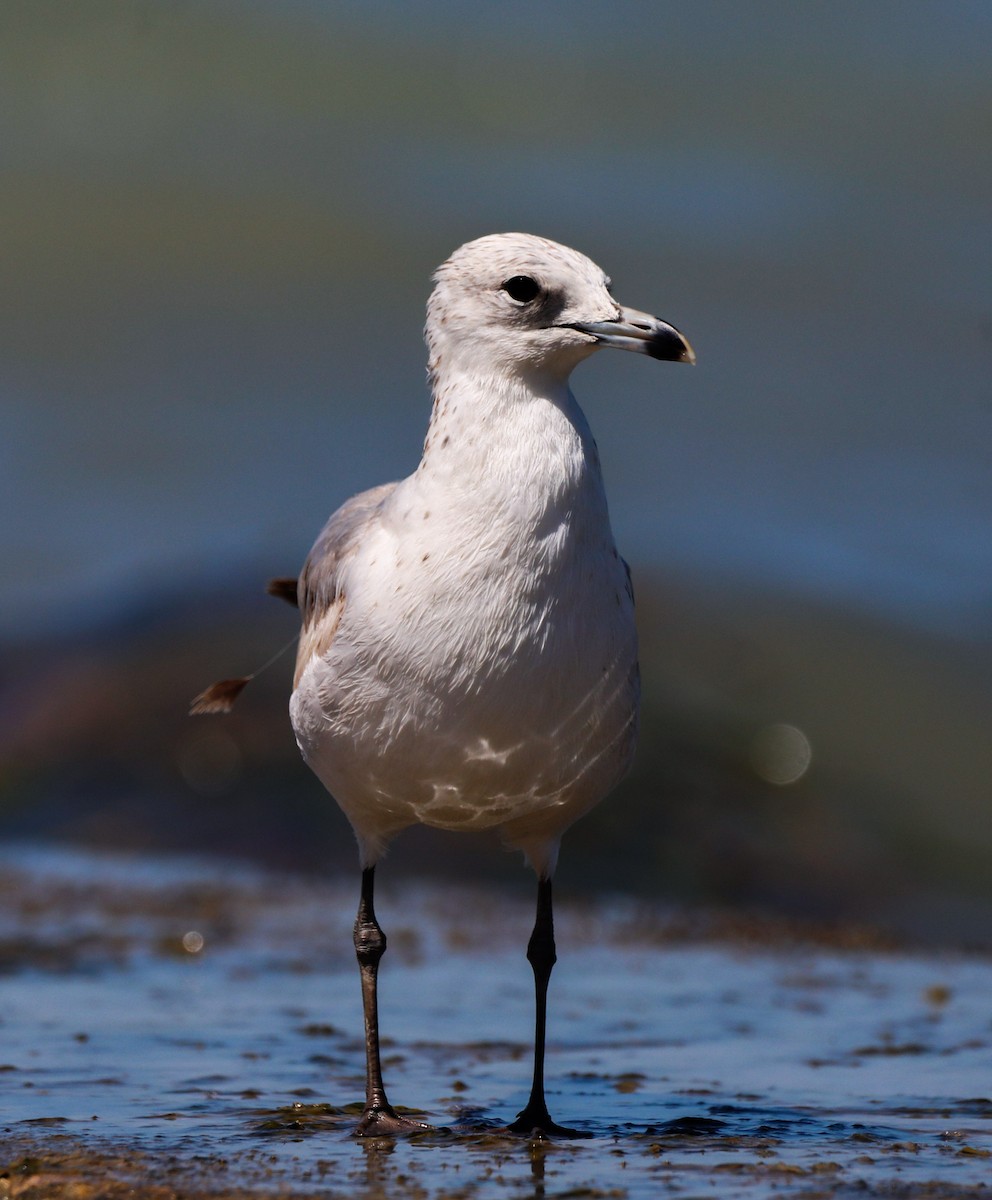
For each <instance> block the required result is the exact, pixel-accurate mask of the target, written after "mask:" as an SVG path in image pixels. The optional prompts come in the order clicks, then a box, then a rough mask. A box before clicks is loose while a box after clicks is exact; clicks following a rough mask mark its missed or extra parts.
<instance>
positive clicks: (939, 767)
mask: <svg viewBox="0 0 992 1200" xmlns="http://www.w3.org/2000/svg"><path fill="white" fill-rule="evenodd" d="M990 36H992V8H990V6H989V5H987V4H985V3H982V2H981V0H975V2H974V3H967V2H961V0H958V2H949V3H941V4H936V3H914V2H913V0H891V2H889V3H886V2H873V3H870V4H865V3H863V2H861V0H847V2H845V0H840V2H838V0H831V2H830V3H823V2H819V0H807V3H804V4H802V5H794V4H790V3H786V2H785V0H781V2H772V0H761V2H757V3H752V4H747V5H743V4H737V3H720V2H716V0H684V2H675V0H673V2H671V3H637V2H634V0H630V2H628V3H626V4H624V5H622V6H612V7H607V6H603V5H601V4H594V3H587V2H585V0H569V3H568V4H562V3H547V4H542V5H533V4H531V3H516V2H504V3H501V4H499V5H471V6H469V5H463V4H460V3H455V2H454V0H425V2H423V3H420V4H418V5H416V6H411V5H406V4H400V3H387V2H382V3H378V4H375V5H368V4H359V3H348V2H344V0H341V2H336V3H331V2H330V0H326V2H318V0H310V2H307V0H254V2H251V0H240V2H235V0H196V2H195V3H192V2H191V3H185V2H182V0H172V2H168V3H165V2H162V3H152V2H148V0H128V2H127V3H123V2H110V0H89V2H88V3H86V4H82V5H80V4H73V3H67V2H62V3H48V2H46V0H30V2H23V3H22V2H13V3H7V4H4V5H3V7H2V9H0V96H2V103H0V228H2V230H3V235H2V238H0V256H2V271H0V279H2V288H0V343H2V345H0V487H2V489H3V492H2V497H3V501H2V502H3V512H4V513H5V519H4V520H3V522H2V524H0V557H2V562H3V570H2V572H0V623H2V624H0V838H3V839H5V840H8V841H9V840H11V839H32V840H38V839H42V840H50V841H55V842H60V843H70V844H76V845H85V846H99V847H111V848H118V849H122V850H128V851H142V852H161V851H163V850H169V851H174V850H180V851H193V852H197V853H199V852H206V853H210V854H224V855H232V856H237V857H242V858H245V857H247V858H252V859H255V860H256V861H260V862H264V863H266V864H270V865H275V866H279V867H290V868H293V869H299V870H306V871H315V872H321V873H323V874H328V873H342V874H344V873H345V872H353V871H354V867H355V857H354V847H353V842H352V839H351V834H350V831H349V830H348V828H347V826H346V824H345V823H344V821H343V819H342V818H341V817H340V815H339V814H338V812H337V809H336V807H335V806H334V805H333V804H331V803H330V802H329V801H328V800H327V798H326V796H325V794H324V793H323V791H322V789H321V788H320V786H319V785H318V784H317V782H316V781H315V780H314V779H313V778H312V777H311V776H310V774H309V772H308V771H307V770H306V769H305V768H304V767H303V766H302V764H301V763H300V761H299V758H298V754H297V750H296V747H295V744H294V742H293V737H292V733H291V731H290V728H289V723H288V718H287V716H286V711H285V709H286V700H287V695H288V690H289V682H290V677H291V672H292V662H291V659H292V655H291V654H288V655H286V656H285V657H284V658H283V659H282V660H281V661H280V662H279V663H278V664H277V665H276V666H274V667H272V668H271V669H270V670H269V671H267V672H266V673H265V674H264V675H263V676H262V677H260V678H259V679H258V680H257V681H256V682H255V683H254V684H253V685H252V687H251V688H250V689H249V690H248V692H246V693H245V695H244V696H243V697H242V699H241V701H240V703H239V705H238V708H237V710H236V712H235V714H233V715H232V716H230V717H227V718H213V719H204V718H200V719H198V720H195V721H193V720H190V719H189V718H187V716H186V709H187V705H188V700H189V698H190V697H191V696H192V695H193V694H195V693H196V692H198V691H199V690H200V689H201V688H202V687H204V686H205V685H206V684H208V683H209V682H211V681H212V680H214V679H217V678H221V677H224V676H230V675H238V674H242V673H244V672H247V671H250V670H252V669H253V668H255V667H257V666H258V665H259V663H260V662H262V661H263V660H264V659H265V658H267V657H268V656H269V655H270V654H271V653H272V652H273V651H274V650H276V649H277V648H278V647H279V646H280V645H282V644H283V642H285V641H287V640H288V639H290V638H291V637H292V636H293V634H294V632H295V627H296V614H295V613H294V612H293V611H292V610H291V609H289V608H287V607H286V606H284V605H281V604H279V602H278V601H275V600H271V599H269V598H268V597H266V596H265V595H264V583H265V580H266V579H267V578H268V577H270V576H273V575H293V574H295V573H296V571H297V570H298V568H299V565H300V563H301V561H302V559H303V557H304V556H305V554H306V552H307V550H308V549H309V546H310V544H311V542H312V540H313V538H314V536H315V534H316V532H317V531H318V530H319V528H320V527H321V525H322V523H323V521H324V520H325V518H326V516H327V515H328V514H329V513H330V511H331V510H332V509H334V508H335V507H336V506H337V505H338V504H339V503H340V502H341V501H342V500H344V499H345V498H346V497H347V496H349V495H350V494H352V493H353V492H354V491H356V490H358V489H360V488H364V487H368V486H371V485H372V484H375V483H379V482H382V481H385V480H388V479H394V478H397V477H400V476H402V475H404V474H406V473H408V472H409V471H410V470H411V469H412V468H413V467H414V466H415V464H416V462H417V459H418V456H419V451H420V446H421V443H422V439H423V434H424V430H425V427H426V421H427V416H428V411H429V397H428V392H427V387H426V382H425V375H424V365H425V354H424V348H423V345H422V341H421V326H422V321H423V306H424V302H425V300H426V297H427V293H428V290H429V276H430V273H431V271H432V270H433V268H434V267H435V266H436V265H437V264H438V263H439V262H440V261H442V260H443V259H444V258H445V257H447V255H448V254H449V253H450V252H451V251H452V250H453V249H454V248H455V247H456V246H457V245H458V244H460V243H461V242H463V241H465V240H467V239H470V238H473V237H476V236H479V235H481V234H484V233H489V232H495V231H500V230H511V229H521V230H526V231H529V232H534V233H540V234H543V235H545V236H548V237H551V238H555V239H557V240H560V241H563V242H566V243H568V244H570V245H574V246H575V247H576V248H578V249H580V250H582V251H583V252H584V253H586V254H588V255H589V256H590V257H592V258H593V259H595V260H596V261H597V262H598V263H600V264H601V265H602V266H603V267H604V268H605V269H606V270H607V271H608V272H609V273H610V274H611V275H612V277H613V279H614V282H615V288H616V292H617V295H618V296H619V297H621V299H622V300H623V301H624V302H625V303H627V304H630V305H632V306H636V307H639V308H643V309H647V310H650V311H652V312H655V313H657V314H658V315H660V316H663V317H665V318H666V319H668V320H670V321H672V322H674V323H675V324H676V325H678V326H679V327H680V328H681V329H682V330H684V332H685V333H686V334H687V336H688V337H689V338H690V339H691V341H692V343H693V345H694V347H695V349H696V351H697V354H698V356H699V365H698V367H697V368H696V369H695V370H693V371H689V370H686V369H684V368H675V367H669V366H666V365H664V364H656V363H652V362H649V361H646V360H643V359H641V358H639V357H635V356H632V355H610V354H602V355H599V356H597V358H596V359H595V360H593V361H592V362H590V363H589V364H587V365H584V366H583V367H582V368H581V369H580V370H579V371H578V372H577V373H576V376H575V378H574V380H573V386H574V388H575V391H576V393H577V395H578V396H579V399H580V401H581V402H582V404H583V406H584V408H585V410H586V413H587V415H588V417H589V420H590V422H591V424H592V426H593V429H594V430H595V432H596V435H597V438H598V441H599V445H600V449H601V452H602V457H603V462H604V470H605V474H606V479H607V487H608V491H609V495H610V501H611V508H612V514H613V522H614V527H615V532H616V535H617V540H618V543H619V545H620V547H621V549H622V551H623V553H624V555H625V557H627V558H628V559H629V561H630V562H631V565H632V568H633V571H634V579H635V584H636V588H637V595H638V603H639V621H640V628H641V636H642V641H643V664H642V665H643V675H644V682H645V716H644V724H643V736H642V743H641V749H640V754H639V759H638V763H637V766H636V769H635V771H634V772H633V774H632V775H631V777H630V778H629V779H628V780H627V781H626V783H625V784H624V785H623V787H622V789H621V790H620V791H619V792H618V793H617V794H616V795H615V796H614V797H613V799H612V800H611V801H610V802H609V803H607V804H604V805H603V806H602V807H601V808H600V809H599V810H598V811H597V812H596V813H595V814H594V815H592V816H590V817H589V818H587V819H586V820H585V821H584V822H582V823H580V825H578V826H576V827H575V828H574V829H573V830H572V831H571V832H570V833H569V834H568V836H567V838H566V842H565V848H564V852H563V854H562V860H561V867H560V881H561V886H562V887H563V888H566V889H570V890H572V891H573V892H578V891H580V890H583V889H593V888H596V889H614V890H629V891H633V892H635V893H639V894H644V895H655V896H664V897H668V898H671V899H673V900H676V901H680V902H694V903H698V902H703V903H708V904H732V905H744V906H751V907H761V908H766V909H772V910H775V911H779V912H783V913H786V914H794V915H799V916H813V917H828V918H841V919H845V920H855V921H861V920H863V921H869V922H876V923H881V924H883V925H889V926H891V927H893V928H898V929H901V930H904V931H908V932H912V933H913V934H914V935H921V936H936V937H954V938H982V937H985V938H986V939H987V937H988V935H987V932H986V931H987V930H988V928H989V924H988V919H989V916H990V911H992V870H990V865H992V803H990V801H992V796H990V791H992V785H990V780H992V735H990V728H992V637H990V617H992V536H990V525H989V523H990V514H992V470H990V457H992V452H990V445H992V391H990V383H989V381H990V374H992V373H990V366H992V240H990V236H989V233H990V230H989V211H990V210H989V201H990V194H992V188H990V184H992V156H990V155H989V146H990V144H992V72H990V71H989V55H988V47H989V44H990V40H989V39H990ZM440 870H444V871H448V872H451V873H452V874H456V875H457V874H462V875H468V874H471V875H472V876H473V877H475V878H479V877H480V876H481V877H485V878H491V879H493V880H494V881H496V880H499V881H507V882H510V881H512V883H513V886H515V887H527V888H529V886H530V885H529V884H526V883H525V882H524V881H522V880H521V878H520V868H519V864H518V863H517V862H516V861H514V860H513V859H512V858H511V857H510V856H507V855H505V854H501V853H500V852H499V851H498V850H497V849H495V848H494V845H493V843H492V842H491V841H490V840H487V839H479V840H475V839H462V840H453V839H452V838H451V837H450V836H444V835H434V834H430V833H428V832H423V831H413V832H411V833H409V834H407V835H404V838H403V839H401V840H400V842H398V843H397V846H396V848H395V849H394V851H393V854H392V856H391V858H390V871H391V872H397V873H399V872H420V873H426V872H428V871H430V872H437V871H440Z"/></svg>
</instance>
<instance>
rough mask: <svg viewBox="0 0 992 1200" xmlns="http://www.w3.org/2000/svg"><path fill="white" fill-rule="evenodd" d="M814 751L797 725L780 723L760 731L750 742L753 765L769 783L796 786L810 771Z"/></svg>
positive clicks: (767, 726)
mask: <svg viewBox="0 0 992 1200" xmlns="http://www.w3.org/2000/svg"><path fill="white" fill-rule="evenodd" d="M812 759H813V748H812V746H811V745H810V742H809V738H808V737H807V736H806V734H805V733H803V731H802V730H801V729H799V728H797V727H796V726H795V725H786V724H784V723H781V722H777V723H775V724H773V725H766V726H765V727H764V728H763V729H760V730H759V731H758V733H757V734H756V735H755V738H754V740H753V741H752V742H751V765H752V766H753V767H754V770H755V772H756V773H757V774H758V775H759V776H760V777H761V778H762V779H764V780H765V781H766V782H767V783H774V784H776V785H777V786H779V787H785V786H786V785H787V784H790V783H796V782H797V781H798V780H800V779H802V777H803V776H804V775H805V774H806V772H807V771H808V770H809V765H810V763H811V762H812Z"/></svg>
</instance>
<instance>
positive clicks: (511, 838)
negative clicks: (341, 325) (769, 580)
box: [290, 233, 695, 1137]
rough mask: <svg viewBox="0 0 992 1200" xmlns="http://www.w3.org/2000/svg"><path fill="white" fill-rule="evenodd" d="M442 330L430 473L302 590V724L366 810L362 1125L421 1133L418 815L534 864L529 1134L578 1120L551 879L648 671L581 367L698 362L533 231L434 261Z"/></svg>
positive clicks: (344, 511) (524, 1119)
mask: <svg viewBox="0 0 992 1200" xmlns="http://www.w3.org/2000/svg"><path fill="white" fill-rule="evenodd" d="M425 339H426V342H427V347H428V352H429V377H430V382H431V386H432V393H433V409H432V412H431V417H430V423H429V427H428V430H427V436H426V440H425V442H424V448H423V455H422V458H421V460H420V464H419V466H418V467H417V469H416V470H415V471H414V472H413V474H412V475H410V476H409V477H408V478H406V479H403V480H402V481H400V482H398V483H388V484H384V485H382V486H380V487H375V488H372V489H371V490H369V491H366V492H362V493H361V494H360V495H357V496H354V497H353V498H352V499H350V500H348V501H347V502H346V503H345V504H343V505H342V506H341V507H340V508H339V509H338V510H337V512H335V513H334V514H333V516H332V517H331V518H330V520H329V521H328V522H327V524H326V525H325V527H324V529H323V531H322V532H321V534H320V535H319V537H318V538H317V541H316V543H315V544H314V547H313V549H312V550H311V551H310V554H309V556H308V558H307V560H306V563H305V565H304V567H303V570H302V572H301V574H300V576H299V579H298V581H297V584H296V589H295V595H296V600H297V602H298V604H299V608H300V611H301V617H302V631H301V634H300V641H299V648H298V654H297V661H296V672H295V678H294V686H293V694H292V698H291V701H290V715H291V718H292V724H293V729H294V732H295V734H296V739H297V742H298V744H299V747H300V750H301V751H302V754H303V757H304V759H305V760H306V762H307V764H308V765H309V766H310V768H311V769H312V770H313V771H314V773H315V774H316V775H317V777H318V778H319V779H320V781H321V782H322V783H323V784H324V786H325V787H326V788H327V790H328V792H330V794H331V795H332V796H333V797H334V799H335V800H336V801H337V803H338V804H339V805H340V807H341V808H342V810H343V811H344V813H345V815H346V816H347V818H348V820H349V821H350V823H351V826H352V828H353V830H354V832H355V836H356V838H357V841H358V849H359V859H360V866H361V872H362V875H361V893H360V902H359V907H358V915H357V919H356V922H355V932H354V943H355V950H356V954H357V958H358V964H359V969H360V973H361V985H362V997H363V1008H364V1021H365V1049H366V1100H365V1108H364V1112H363V1114H362V1117H361V1120H360V1122H359V1124H358V1127H357V1129H356V1131H355V1132H356V1134H357V1135H359V1136H384V1135H385V1136H393V1135H396V1134H401V1133H404V1132H408V1131H411V1130H415V1129H421V1128H423V1126H422V1125H420V1124H419V1123H417V1122H414V1121H412V1120H410V1119H409V1118H407V1117H405V1116H403V1115H401V1114H399V1113H398V1112H397V1111H396V1110H395V1109H394V1108H393V1107H392V1105H391V1104H390V1103H389V1101H388V1099H387V1097H386V1090H385V1087H384V1084H383V1078H382V1067H381V1063H380V1056H379V1026H378V1004H377V986H378V983H377V980H378V969H379V962H380V959H381V958H382V955H383V952H384V951H385V949H386V937H385V934H384V933H383V931H382V928H381V926H380V925H379V923H378V921H377V919H376V915H375V910H374V907H373V892H374V880H375V870H376V865H377V863H378V861H379V859H380V857H381V856H382V854H383V852H384V851H385V849H386V848H387V846H388V845H389V843H390V842H391V840H392V839H393V838H394V837H395V836H396V835H397V834H398V833H400V832H401V831H402V830H403V829H405V828H408V827H409V826H412V825H417V824H422V825H429V826H432V827H434V828H437V829H444V830H453V831H476V830H484V829H485V830H488V829H492V830H495V831H498V833H499V834H500V835H501V837H502V840H503V841H504V843H505V844H506V845H508V846H510V847H512V848H516V849H518V850H521V851H522V852H523V854H524V857H525V858H526V860H527V862H528V863H529V864H530V866H531V867H532V868H533V870H534V872H535V873H536V875H537V912H536V917H535V922H534V928H533V932H532V934H531V937H530V941H529V943H528V947H527V958H528V960H529V962H530V963H531V966H532V968H533V974H534V985H535V1008H536V1014H535V1037H534V1072H533V1080H532V1086H531V1092H530V1097H529V1099H528V1101H527V1103H526V1105H525V1107H524V1108H523V1109H522V1111H521V1112H520V1113H519V1115H518V1116H517V1118H516V1120H515V1121H514V1122H513V1123H512V1124H511V1125H510V1127H509V1128H510V1129H511V1130H512V1131H513V1132H516V1133H521V1134H526V1135H528V1136H538V1137H547V1136H555V1135H557V1136H579V1134H578V1131H576V1130H572V1129H569V1128H566V1127H563V1126H560V1125H558V1124H556V1123H555V1122H554V1121H553V1120H552V1119H551V1116H550V1114H549V1112H548V1108H547V1103H546V1098H545V1089H544V1050H545V1029H546V1015H547V991H548V982H549V979H550V976H551V971H552V967H553V966H554V963H555V961H556V954H555V940H554V924H553V910H552V895H551V880H552V876H553V874H554V870H555V865H556V862H557V858H558V848H559V843H560V840H561V836H562V834H563V833H564V831H565V830H566V829H567V828H568V827H569V826H570V825H571V824H572V823H573V822H574V821H576V820H577V819H578V818H579V817H581V816H583V814H585V813H587V812H588V811H589V810H590V809H591V808H593V807H594V806H595V805H596V804H598V803H599V802H600V801H601V800H602V799H603V798H604V797H605V796H606V795H607V794H608V793H609V792H610V790H611V789H612V788H613V787H614V785H615V784H616V783H617V782H618V781H619V780H620V779H621V777H622V776H623V775H624V774H625V772H626V771H627V769H628V767H629V765H630V762H631V758H632V756H633V752H634V745H635V741H636V735H637V726H638V709H639V694H640V684H639V673H638V663H637V633H636V629H635V624H634V599H633V592H632V589H631V584H630V573H629V570H628V568H627V565H626V563H625V562H624V561H623V559H621V558H620V556H619V554H618V552H617V549H616V546H615V544H614V540H613V533H612V530H611V527H610V520H609V514H608V511H607V504H606V494H605V491H604V487H603V479H602V474H601V471H600V464H599V456H598V453H597V450H596V443H595V441H594V440H593V437H592V433H591V432H590V429H589V425H588V424H587V422H586V419H585V416H584V415H583V413H582V410H581V409H580V408H579V406H578V404H577V403H576V401H575V398H574V396H573V395H572V393H571V391H570V389H569V386H568V380H569V376H570V374H571V372H572V370H573V368H574V367H576V366H577V365H578V364H579V363H580V362H582V361H583V359H586V358H588V357H589V356H590V355H591V354H593V353H595V351H597V350H598V349H600V348H601V347H604V346H605V347H615V348H617V349H621V350H632V351H635V352H638V353H641V354H646V355H649V356H650V357H652V358H655V359H662V360H668V361H672V362H687V363H692V362H694V361H695V356H694V354H693V351H692V349H691V347H690V345H689V343H688V342H687V341H686V339H685V338H684V337H683V336H682V334H681V333H679V332H678V330H677V329H675V328H674V327H673V326H672V325H669V324H668V323H666V322H665V321H661V320H659V319H658V318H656V317H653V316H649V315H647V314H646V313H642V312H637V311H636V310H634V309H630V308H624V307H622V306H621V305H620V304H619V303H618V302H617V301H616V300H615V299H614V298H613V295H612V293H611V290H610V280H609V278H608V277H607V276H606V275H605V274H604V273H603V271H602V270H601V269H600V268H599V267H598V266H596V265H595V263H593V262H592V261H591V260H590V259H588V258H586V257H585V256H584V255H582V254H579V253H578V252H577V251H575V250H572V249H570V248H568V247H567V246H562V245H559V244H558V243H556V242H553V241H549V240H547V239H545V238H540V237H535V236H532V235H529V234H522V233H504V234H495V235H492V236H488V237H482V238H479V239H477V240H475V241H471V242H468V243H467V244H465V245H463V246H462V247H460V248H459V249H458V250H456V251H455V253H454V254H452V256H451V257H450V258H449V259H448V260H447V262H445V263H444V264H443V265H442V266H441V267H439V268H438V270H437V272H436V273H435V275H434V289H433V291H432V293H431V295H430V299H429V301H428V304H427V322H426V327H425Z"/></svg>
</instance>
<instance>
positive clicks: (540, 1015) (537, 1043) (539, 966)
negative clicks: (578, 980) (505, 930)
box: [509, 879, 590, 1137]
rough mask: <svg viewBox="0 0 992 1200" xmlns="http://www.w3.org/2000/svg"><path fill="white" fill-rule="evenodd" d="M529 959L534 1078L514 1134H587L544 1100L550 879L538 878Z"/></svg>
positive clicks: (551, 948) (551, 960)
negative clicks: (560, 1119) (565, 1122)
mask: <svg viewBox="0 0 992 1200" xmlns="http://www.w3.org/2000/svg"><path fill="white" fill-rule="evenodd" d="M527 959H528V961H529V962H530V965H531V966H532V967H533V968H534V992H535V999H536V1010H537V1015H536V1021H535V1027H534V1081H533V1083H532V1084H531V1089H530V1099H529V1100H528V1101H527V1104H526V1105H525V1107H524V1108H523V1110H522V1111H521V1112H520V1113H518V1115H517V1119H516V1120H515V1121H514V1122H513V1124H512V1125H511V1126H510V1127H509V1128H510V1132H511V1133H526V1134H529V1135H530V1136H532V1137H546V1136H548V1135H549V1134H556V1135H557V1136H558V1137H588V1136H590V1135H589V1134H586V1133H583V1132H581V1131H580V1130H578V1129H566V1128H564V1127H563V1126H561V1125H556V1124H555V1123H554V1121H552V1120H551V1116H550V1114H549V1113H548V1106H547V1103H546V1101H545V1099H544V1036H545V1027H546V1025H547V1016H548V981H549V980H550V978H551V968H552V967H553V966H554V965H555V963H556V962H557V955H556V954H555V924H554V915H553V912H552V906H551V880H550V879H538V881H537V916H536V917H535V919H534V931H533V933H532V934H531V935H530V941H529V942H528V943H527Z"/></svg>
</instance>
